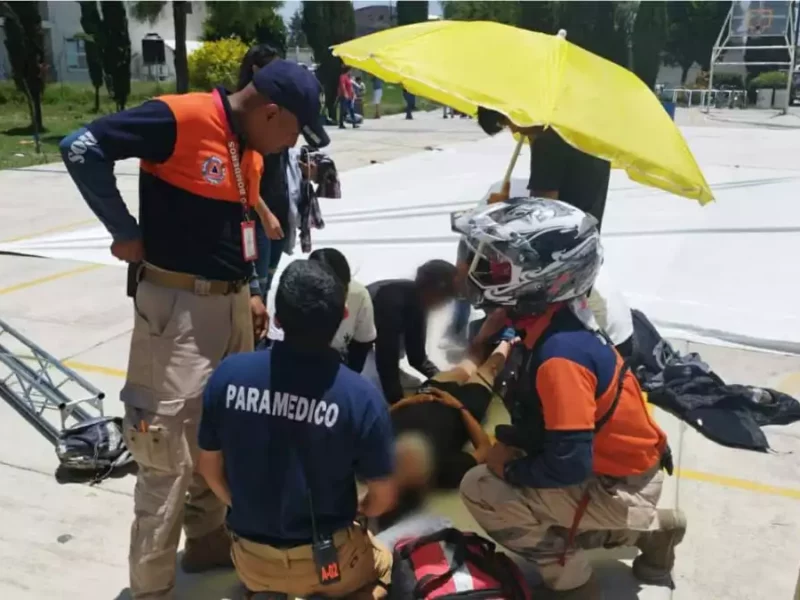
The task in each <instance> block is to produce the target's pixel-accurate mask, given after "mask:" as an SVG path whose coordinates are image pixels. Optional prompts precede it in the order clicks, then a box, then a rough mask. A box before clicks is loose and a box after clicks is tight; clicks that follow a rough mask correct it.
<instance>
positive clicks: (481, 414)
mask: <svg viewBox="0 0 800 600" xmlns="http://www.w3.org/2000/svg"><path fill="white" fill-rule="evenodd" d="M425 385H427V386H430V387H434V388H437V389H440V390H442V391H443V392H447V393H448V394H450V395H451V396H453V397H454V398H455V399H456V400H458V401H459V402H461V404H463V405H464V408H466V409H467V410H468V411H469V412H470V414H472V416H473V417H475V418H476V419H477V420H478V421H483V419H484V418H486V411H487V410H489V403H490V402H491V401H492V391H491V390H489V389H488V388H487V387H486V386H484V385H482V384H480V383H463V384H460V385H459V384H458V383H456V382H455V381H444V382H442V381H434V380H430V381H428V382H426V384H425Z"/></svg>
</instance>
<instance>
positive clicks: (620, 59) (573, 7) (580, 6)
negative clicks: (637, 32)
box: [553, 1, 628, 67]
mask: <svg viewBox="0 0 800 600" xmlns="http://www.w3.org/2000/svg"><path fill="white" fill-rule="evenodd" d="M625 4H627V3H622V2H585V1H575V2H572V1H570V2H558V3H556V6H555V8H554V13H555V14H554V28H553V29H555V30H558V29H565V30H566V31H567V40H568V41H570V42H572V43H573V44H576V45H578V46H580V47H581V48H583V49H585V50H588V51H589V52H592V53H594V54H597V55H598V56H602V57H603V58H606V59H608V60H610V61H612V62H615V63H617V64H618V65H622V66H624V67H627V66H628V31H627V28H626V21H625V18H626V11H625V10H624V9H625V8H627V7H626V6H624V5H625Z"/></svg>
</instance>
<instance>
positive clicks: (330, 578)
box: [311, 539, 342, 585]
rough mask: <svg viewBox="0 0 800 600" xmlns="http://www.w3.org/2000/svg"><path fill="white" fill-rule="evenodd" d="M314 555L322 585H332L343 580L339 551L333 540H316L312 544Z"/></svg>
mask: <svg viewBox="0 0 800 600" xmlns="http://www.w3.org/2000/svg"><path fill="white" fill-rule="evenodd" d="M311 551H312V553H313V555H314V566H316V567H317V575H318V577H319V582H320V584H322V585H331V584H333V583H338V582H339V581H341V580H342V573H341V571H340V569H339V552H338V551H337V550H336V546H334V545H333V540H331V539H327V540H322V541H319V542H316V543H315V544H313V545H312V546H311Z"/></svg>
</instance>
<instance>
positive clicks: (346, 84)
mask: <svg viewBox="0 0 800 600" xmlns="http://www.w3.org/2000/svg"><path fill="white" fill-rule="evenodd" d="M355 99H356V94H355V91H354V90H353V80H352V79H351V78H350V67H348V66H347V65H344V66H343V67H342V74H341V75H339V129H344V119H345V113H347V114H348V115H349V116H350V120H351V122H352V123H353V129H356V128H357V127H358V123H356V114H355Z"/></svg>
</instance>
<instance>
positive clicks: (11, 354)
mask: <svg viewBox="0 0 800 600" xmlns="http://www.w3.org/2000/svg"><path fill="white" fill-rule="evenodd" d="M104 397H105V394H103V392H101V391H100V390H98V389H97V388H96V387H94V386H93V385H92V384H91V383H89V382H88V381H86V380H85V379H84V378H83V377H81V376H80V375H78V374H77V373H76V372H75V371H73V370H72V369H70V368H69V367H67V366H66V365H64V364H63V363H62V362H61V361H60V360H58V359H57V358H55V357H54V356H52V355H51V354H49V353H47V352H46V351H45V350H43V349H42V348H40V347H39V346H37V345H36V344H35V343H34V342H32V341H31V340H29V339H28V338H26V337H25V336H23V335H22V334H21V333H19V332H18V331H17V330H16V329H14V328H13V327H11V326H10V325H9V324H8V323H6V322H5V321H3V320H0V398H3V399H4V400H5V401H6V402H8V404H10V405H11V407H12V408H14V410H16V411H17V412H18V413H19V414H20V415H22V417H24V418H25V419H26V420H27V421H28V422H29V423H30V424H31V425H33V427H35V428H36V429H37V430H38V431H39V432H40V433H41V434H42V435H43V436H44V437H45V438H47V440H48V441H50V442H51V443H52V444H53V445H54V446H55V445H56V444H57V443H58V439H59V433H60V432H61V431H63V430H64V429H67V428H68V427H70V426H71V425H75V424H77V423H81V422H85V421H88V420H90V419H93V418H96V417H102V416H103V398H104Z"/></svg>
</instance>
